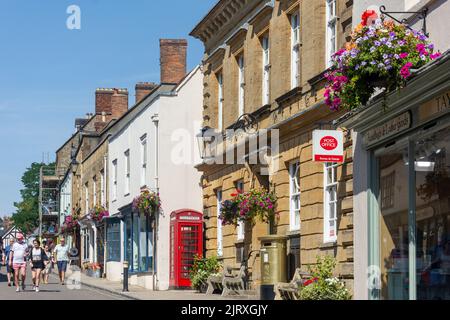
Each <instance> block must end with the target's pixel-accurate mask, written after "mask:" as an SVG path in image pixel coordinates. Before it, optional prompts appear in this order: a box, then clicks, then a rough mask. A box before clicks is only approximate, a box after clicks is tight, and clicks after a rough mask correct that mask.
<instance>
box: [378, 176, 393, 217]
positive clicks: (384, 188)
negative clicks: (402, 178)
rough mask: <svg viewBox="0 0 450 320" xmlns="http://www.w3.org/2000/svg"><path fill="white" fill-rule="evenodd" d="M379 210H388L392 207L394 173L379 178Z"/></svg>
mask: <svg viewBox="0 0 450 320" xmlns="http://www.w3.org/2000/svg"><path fill="white" fill-rule="evenodd" d="M380 185H381V209H389V208H392V207H393V206H394V186H395V171H393V172H392V173H390V174H388V175H386V176H384V177H381V182H380Z"/></svg>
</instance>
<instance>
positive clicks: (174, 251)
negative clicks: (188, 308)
mask: <svg viewBox="0 0 450 320" xmlns="http://www.w3.org/2000/svg"><path fill="white" fill-rule="evenodd" d="M196 254H197V255H202V254H203V214H202V213H200V212H197V211H194V210H189V209H182V210H177V211H174V212H172V213H171V214H170V287H171V288H185V287H190V286H191V280H190V279H189V270H190V268H191V266H192V265H193V263H194V255H196Z"/></svg>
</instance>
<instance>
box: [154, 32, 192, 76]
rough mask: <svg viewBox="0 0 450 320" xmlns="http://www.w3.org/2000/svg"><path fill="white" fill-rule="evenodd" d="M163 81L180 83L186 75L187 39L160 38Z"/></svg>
mask: <svg viewBox="0 0 450 320" xmlns="http://www.w3.org/2000/svg"><path fill="white" fill-rule="evenodd" d="M159 46H160V55H161V58H160V60H161V61H160V62H161V83H179V82H180V80H181V79H183V77H184V76H185V75H186V54H187V41H186V40H184V39H160V40H159Z"/></svg>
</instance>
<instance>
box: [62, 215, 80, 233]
mask: <svg viewBox="0 0 450 320" xmlns="http://www.w3.org/2000/svg"><path fill="white" fill-rule="evenodd" d="M77 227H78V216H67V217H66V218H65V219H64V223H63V225H62V227H61V233H63V234H64V233H70V232H72V231H73V230H74V229H76V228H77Z"/></svg>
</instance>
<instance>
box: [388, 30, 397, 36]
mask: <svg viewBox="0 0 450 320" xmlns="http://www.w3.org/2000/svg"><path fill="white" fill-rule="evenodd" d="M396 35H397V34H396V33H395V32H394V31H391V32H389V37H391V38H395V36H396Z"/></svg>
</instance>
